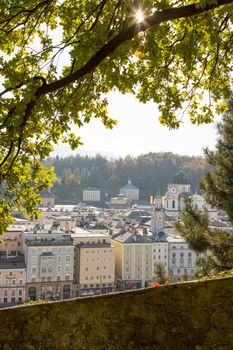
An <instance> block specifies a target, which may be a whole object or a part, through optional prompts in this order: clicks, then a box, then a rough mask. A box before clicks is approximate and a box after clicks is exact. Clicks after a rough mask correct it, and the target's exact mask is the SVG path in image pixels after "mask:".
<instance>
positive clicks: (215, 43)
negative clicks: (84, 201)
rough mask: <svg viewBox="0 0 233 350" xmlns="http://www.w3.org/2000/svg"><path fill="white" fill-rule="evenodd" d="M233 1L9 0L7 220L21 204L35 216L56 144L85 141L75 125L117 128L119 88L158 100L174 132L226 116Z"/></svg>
mask: <svg viewBox="0 0 233 350" xmlns="http://www.w3.org/2000/svg"><path fill="white" fill-rule="evenodd" d="M232 1H233V0H200V1H197V2H195V1H191V2H190V1H183V0H182V1H181V0H176V1H174V0H173V1H170V0H160V1H151V0H142V1H136V0H134V1H130V0H99V1H96V0H95V1H94V0H72V1H70V0H64V1H56V0H30V1H26V0H2V1H1V2H0V42H1V51H0V75H1V82H2V88H1V92H0V184H1V195H2V199H1V209H0V215H1V222H6V224H7V222H8V220H9V211H10V209H11V207H12V206H13V205H17V206H21V205H22V204H23V206H26V209H27V211H28V212H29V213H30V212H32V208H33V206H34V204H35V203H36V202H37V201H38V196H37V194H36V193H37V191H38V190H40V189H41V188H44V187H48V186H50V185H51V173H52V170H51V169H46V168H45V167H44V166H43V165H42V164H41V161H42V160H43V159H44V158H45V157H46V156H48V155H49V153H50V151H51V149H52V147H53V144H54V143H55V144H56V143H58V142H59V141H61V140H62V141H63V142H69V144H70V145H71V147H72V148H75V147H77V146H78V145H79V144H80V143H81V140H80V138H79V137H78V136H77V135H75V134H74V133H73V132H72V129H73V126H74V124H75V125H77V126H79V127H80V126H82V125H83V124H84V123H88V122H89V121H90V119H91V118H93V117H94V118H95V117H98V118H100V119H101V120H102V122H103V123H104V125H105V126H106V127H109V128H111V127H112V126H113V125H114V124H115V121H114V120H112V119H110V118H109V116H108V112H107V100H106V94H107V93H108V92H109V91H111V90H112V89H118V90H119V91H121V92H122V93H126V92H131V93H133V94H135V95H136V96H137V98H138V99H139V100H140V101H142V102H147V101H149V100H153V101H154V102H156V103H157V104H158V106H159V110H160V120H161V122H162V123H163V124H166V125H168V126H169V127H172V128H176V127H178V126H179V123H180V121H181V119H182V115H183V114H184V113H188V114H189V116H190V118H191V121H192V122H193V123H198V124H200V123H203V122H205V123H209V122H211V121H212V119H213V114H214V113H215V112H217V113H220V112H222V111H223V109H224V108H225V105H224V104H223V103H222V102H221V101H222V99H226V98H229V96H230V72H231V62H232V59H231V58H232V51H233V45H232V39H233V35H232V31H231V29H232V20H233V15H232V13H233V8H232V4H231V3H232ZM138 9H140V10H141V12H142V13H143V16H144V20H143V21H140V22H139V21H138V19H137V16H136V13H137V11H138ZM205 95H206V96H207V102H206V101H205V100H204V102H203V100H202V98H203V96H205ZM3 226H4V225H2V224H1V227H3ZM3 229H4V228H2V229H1V230H3Z"/></svg>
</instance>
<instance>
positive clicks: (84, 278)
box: [72, 228, 115, 296]
mask: <svg viewBox="0 0 233 350" xmlns="http://www.w3.org/2000/svg"><path fill="white" fill-rule="evenodd" d="M72 238H73V240H74V245H75V253H74V255H75V260H74V261H75V263H74V285H75V287H76V295H77V296H84V295H93V294H103V293H110V292H112V291H114V289H115V248H114V246H113V245H112V244H111V237H110V236H109V235H106V234H101V233H92V232H90V231H87V230H83V229H81V228H77V229H76V232H75V233H74V234H72Z"/></svg>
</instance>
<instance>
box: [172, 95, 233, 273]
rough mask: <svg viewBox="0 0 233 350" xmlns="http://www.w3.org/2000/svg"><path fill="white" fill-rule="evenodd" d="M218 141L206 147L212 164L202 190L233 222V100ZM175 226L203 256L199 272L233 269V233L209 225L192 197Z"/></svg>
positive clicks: (219, 130) (219, 132)
mask: <svg viewBox="0 0 233 350" xmlns="http://www.w3.org/2000/svg"><path fill="white" fill-rule="evenodd" d="M218 135H219V137H218V141H217V144H216V150H215V151H209V150H206V151H205V154H206V159H207V162H208V163H209V164H211V165H212V167H213V168H212V169H213V170H212V171H209V172H207V173H206V174H205V175H204V177H203V179H202V181H201V188H202V189H204V190H205V195H206V199H207V201H208V203H210V204H211V205H212V206H214V207H217V208H219V209H222V210H224V211H225V212H226V213H227V216H228V219H229V222H230V223H231V224H232V223H233V212H232V209H233V199H232V195H233V182H232V179H233V177H232V174H233V165H232V164H233V104H232V102H229V110H228V111H227V112H226V113H225V114H224V116H223V119H222V122H221V123H220V124H219V125H218ZM176 229H177V230H178V231H179V232H180V233H181V235H182V236H183V237H184V238H185V239H186V241H187V242H188V244H189V246H190V248H192V249H193V250H195V251H196V252H198V253H203V254H204V256H201V257H199V259H198V261H197V266H198V269H199V271H198V273H199V274H200V273H201V274H203V275H206V274H209V273H210V272H211V271H224V270H230V269H233V234H232V232H231V231H229V230H223V229H220V228H218V229H217V228H213V227H211V221H210V220H209V217H208V215H207V213H203V212H200V211H198V210H197V209H195V208H194V207H193V205H192V200H191V199H190V198H188V199H187V200H186V206H185V210H184V212H183V213H182V215H181V222H178V223H177V224H176Z"/></svg>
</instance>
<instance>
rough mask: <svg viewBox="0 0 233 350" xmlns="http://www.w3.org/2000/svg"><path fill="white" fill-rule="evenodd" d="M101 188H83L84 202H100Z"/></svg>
mask: <svg viewBox="0 0 233 350" xmlns="http://www.w3.org/2000/svg"><path fill="white" fill-rule="evenodd" d="M100 196H101V193H100V190H98V189H97V188H91V187H88V188H86V189H85V190H83V201H84V202H99V201H100Z"/></svg>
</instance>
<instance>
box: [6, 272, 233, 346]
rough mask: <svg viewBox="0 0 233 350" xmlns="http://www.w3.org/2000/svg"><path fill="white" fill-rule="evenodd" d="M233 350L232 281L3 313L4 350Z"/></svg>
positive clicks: (184, 285)
mask: <svg viewBox="0 0 233 350" xmlns="http://www.w3.org/2000/svg"><path fill="white" fill-rule="evenodd" d="M15 349H19V350H89V349H90V350H127V349H128V350H141V349H143V350H151V349H156V350H166V349H169V350H170V349H171V350H176V349H177V350H191V349H195V350H215V349H216V350H223V349H224V350H232V349H233V278H223V279H216V280H209V281H204V282H188V283H182V284H176V285H170V286H165V287H158V288H153V289H144V290H137V291H133V292H125V293H119V294H111V295H105V296H99V297H92V298H86V299H73V300H69V301H63V302H53V303H48V304H41V305H33V306H23V307H16V308H11V309H3V310H1V311H0V350H15Z"/></svg>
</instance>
